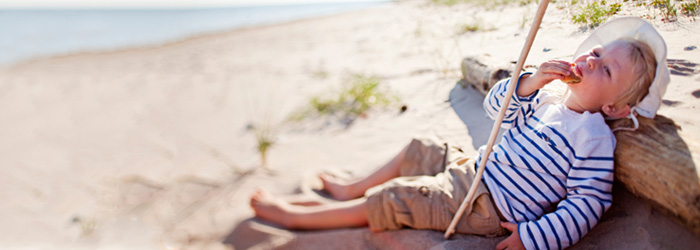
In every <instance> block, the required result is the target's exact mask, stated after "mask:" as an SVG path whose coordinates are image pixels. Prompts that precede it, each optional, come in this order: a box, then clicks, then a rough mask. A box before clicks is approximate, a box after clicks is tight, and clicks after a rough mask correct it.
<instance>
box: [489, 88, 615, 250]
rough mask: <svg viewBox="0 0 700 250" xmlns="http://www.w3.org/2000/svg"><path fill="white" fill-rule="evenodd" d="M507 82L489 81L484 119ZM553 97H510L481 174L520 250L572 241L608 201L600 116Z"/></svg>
mask: <svg viewBox="0 0 700 250" xmlns="http://www.w3.org/2000/svg"><path fill="white" fill-rule="evenodd" d="M524 75H525V74H524ZM522 76H523V75H521V76H520V77H522ZM508 84H509V80H503V81H501V82H499V83H497V84H496V85H495V86H494V87H493V88H492V89H491V91H490V92H489V94H488V95H487V97H486V99H485V100H484V108H485V109H486V112H487V113H488V114H489V116H491V118H492V119H494V118H495V117H496V116H497V115H498V111H499V109H500V108H501V103H503V100H504V97H505V94H506V90H507V88H508V87H507V86H508ZM516 92H517V91H516ZM558 98H559V97H556V96H553V95H548V93H546V92H544V91H537V92H535V93H534V94H532V95H530V96H527V97H521V96H518V95H517V94H515V93H514V94H513V98H512V100H511V101H510V104H509V105H508V107H506V108H507V109H508V110H507V112H506V114H505V118H504V120H503V125H502V126H503V128H505V129H508V130H507V131H506V132H504V134H503V138H502V140H501V142H500V143H498V145H496V146H494V148H493V152H492V153H491V155H490V156H489V161H488V162H487V163H486V169H485V171H484V177H483V179H484V181H485V183H486V185H487V186H488V187H489V189H490V191H491V195H492V196H493V198H494V200H495V203H496V206H497V207H498V209H499V210H500V211H501V213H502V214H503V216H504V217H506V219H507V220H509V221H510V222H519V224H518V233H519V234H520V239H521V240H522V242H523V245H524V246H525V248H526V249H562V248H565V247H568V246H570V245H572V244H574V243H576V242H578V241H579V240H580V239H581V237H583V235H585V234H586V233H587V232H588V231H590V230H591V228H592V227H593V226H595V224H596V223H597V222H598V220H599V219H600V217H601V216H602V215H603V213H604V212H605V211H606V210H607V209H608V208H609V207H610V204H611V203H612V193H611V191H612V183H613V165H614V164H613V151H614V149H615V137H614V136H613V133H612V132H611V131H610V129H609V128H608V126H607V125H606V124H605V120H604V118H603V116H602V115H601V114H600V113H590V112H584V113H577V112H575V111H572V110H570V109H568V108H567V107H566V106H564V104H562V103H560V102H554V101H552V99H558ZM482 152H483V148H482V149H481V150H480V153H482ZM477 162H479V161H477Z"/></svg>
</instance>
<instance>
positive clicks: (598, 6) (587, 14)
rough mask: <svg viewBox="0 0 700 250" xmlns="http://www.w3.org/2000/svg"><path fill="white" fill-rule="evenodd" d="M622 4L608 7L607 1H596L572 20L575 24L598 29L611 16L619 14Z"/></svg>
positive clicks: (585, 7)
mask: <svg viewBox="0 0 700 250" xmlns="http://www.w3.org/2000/svg"><path fill="white" fill-rule="evenodd" d="M621 8H622V4H619V3H613V4H610V5H607V4H606V2H605V1H600V3H599V2H598V1H594V2H592V3H589V4H587V5H586V6H584V7H583V8H581V11H580V12H578V13H577V14H573V16H572V17H571V20H572V21H573V22H574V23H575V24H584V25H586V26H588V27H591V28H593V27H596V26H598V25H600V24H601V23H603V22H605V21H606V20H607V19H608V18H609V17H610V16H612V15H614V14H615V13H617V12H619V11H620V9H621Z"/></svg>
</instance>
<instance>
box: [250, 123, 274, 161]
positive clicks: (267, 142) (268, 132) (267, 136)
mask: <svg viewBox="0 0 700 250" xmlns="http://www.w3.org/2000/svg"><path fill="white" fill-rule="evenodd" d="M252 129H253V132H254V134H255V141H256V143H257V150H258V153H259V154H260V164H261V166H262V167H263V168H265V169H268V167H267V153H268V150H270V148H272V147H273V146H274V145H275V142H276V141H277V130H275V129H274V128H273V127H272V126H271V125H270V124H269V123H264V124H261V125H258V126H254V127H253V128H252Z"/></svg>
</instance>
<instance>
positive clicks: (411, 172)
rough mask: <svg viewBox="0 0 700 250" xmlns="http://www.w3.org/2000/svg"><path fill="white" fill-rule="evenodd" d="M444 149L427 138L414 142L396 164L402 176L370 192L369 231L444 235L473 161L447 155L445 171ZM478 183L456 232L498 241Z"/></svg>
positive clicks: (489, 204) (494, 218) (493, 214)
mask: <svg viewBox="0 0 700 250" xmlns="http://www.w3.org/2000/svg"><path fill="white" fill-rule="evenodd" d="M444 152H445V148H444V146H443V145H441V144H438V143H437V142H436V141H435V140H432V139H414V140H413V141H412V142H411V143H410V144H409V145H408V148H407V151H406V157H405V160H404V162H402V163H401V177H398V178H395V179H392V180H390V181H388V182H386V183H384V184H382V185H379V186H376V187H373V188H370V189H369V190H367V192H366V193H365V196H366V197H367V214H368V221H369V227H370V229H371V230H372V231H374V232H376V231H385V230H396V229H400V228H403V227H409V228H415V229H432V230H439V231H444V230H446V229H447V227H448V226H449V224H450V222H451V220H452V217H453V216H454V214H455V213H456V212H457V209H458V208H459V205H460V204H461V203H462V201H463V200H464V198H465V197H466V195H467V192H469V187H470V186H471V184H472V182H473V181H474V176H475V175H476V173H475V171H474V165H475V163H474V161H473V160H469V159H467V158H466V157H464V153H461V152H459V151H457V150H450V153H449V156H450V157H449V159H447V163H448V164H446V165H447V166H446V167H443V166H444V163H443V158H444ZM479 182H480V184H479V186H478V188H477V192H476V194H475V197H476V199H474V201H473V202H472V204H471V205H470V206H469V207H467V209H466V211H465V213H464V214H463V215H462V218H461V219H460V221H459V223H458V224H457V227H456V230H455V231H456V232H457V233H464V234H475V235H484V236H501V235H505V234H506V231H505V230H504V229H503V228H501V227H500V226H499V222H500V221H501V218H500V217H499V213H498V212H497V211H496V208H495V206H494V204H493V201H492V200H491V195H490V194H489V192H488V190H487V189H486V186H485V185H484V184H483V182H481V181H479Z"/></svg>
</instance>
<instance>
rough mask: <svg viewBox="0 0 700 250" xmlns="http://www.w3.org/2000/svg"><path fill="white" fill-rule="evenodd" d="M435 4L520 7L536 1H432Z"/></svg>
mask: <svg viewBox="0 0 700 250" xmlns="http://www.w3.org/2000/svg"><path fill="white" fill-rule="evenodd" d="M432 2H433V3H434V4H440V5H447V6H452V5H457V4H467V3H468V4H474V5H477V6H482V7H495V6H499V5H506V4H511V3H519V4H520V5H527V4H529V3H532V2H536V1H535V0H432Z"/></svg>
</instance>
